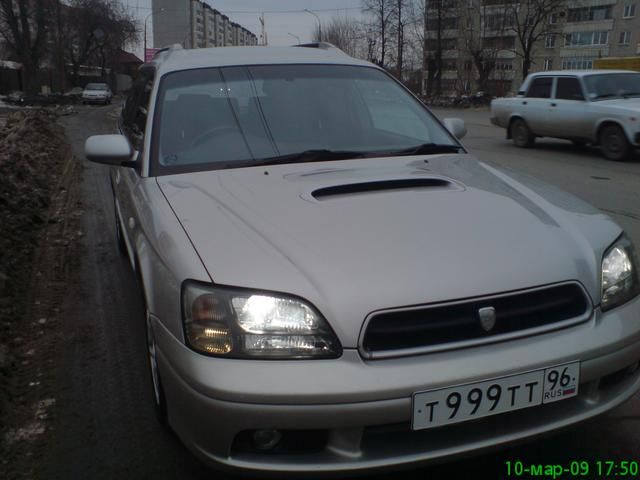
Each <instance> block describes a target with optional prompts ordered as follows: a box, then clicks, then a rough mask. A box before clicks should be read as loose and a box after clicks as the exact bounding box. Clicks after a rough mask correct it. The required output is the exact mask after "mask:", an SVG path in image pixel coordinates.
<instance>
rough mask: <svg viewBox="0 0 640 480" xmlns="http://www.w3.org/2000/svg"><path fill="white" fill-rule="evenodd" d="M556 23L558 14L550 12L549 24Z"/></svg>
mask: <svg viewBox="0 0 640 480" xmlns="http://www.w3.org/2000/svg"><path fill="white" fill-rule="evenodd" d="M556 23H558V14H557V13H552V14H551V15H549V25H555V24H556Z"/></svg>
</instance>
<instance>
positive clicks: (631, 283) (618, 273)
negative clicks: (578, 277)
mask: <svg viewBox="0 0 640 480" xmlns="http://www.w3.org/2000/svg"><path fill="white" fill-rule="evenodd" d="M638 294H640V282H639V281H638V257H637V255H636V252H635V249H634V248H633V245H632V244H631V242H630V241H629V239H628V238H627V237H626V235H624V234H623V235H622V236H621V237H620V238H619V239H618V240H616V242H615V243H614V244H613V245H612V246H611V247H609V249H608V250H607V251H606V252H605V254H604V257H603V259H602V300H601V306H602V310H603V311H604V310H610V309H612V308H614V307H617V306H618V305H622V304H623V303H625V302H627V301H629V300H631V299H632V298H633V297H635V296H636V295H638Z"/></svg>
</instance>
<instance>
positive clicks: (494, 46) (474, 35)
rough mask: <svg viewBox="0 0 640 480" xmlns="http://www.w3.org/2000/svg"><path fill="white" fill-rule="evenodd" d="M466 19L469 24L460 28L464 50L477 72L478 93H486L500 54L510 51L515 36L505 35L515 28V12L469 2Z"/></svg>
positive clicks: (480, 2) (477, 1)
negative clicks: (480, 91)
mask: <svg viewBox="0 0 640 480" xmlns="http://www.w3.org/2000/svg"><path fill="white" fill-rule="evenodd" d="M465 17H466V25H464V27H463V28H462V29H461V31H462V37H463V39H464V47H465V49H466V51H467V53H468V54H469V56H470V58H471V61H472V63H473V66H474V67H475V70H476V72H477V77H476V81H477V85H478V90H483V91H487V90H489V88H488V82H489V78H490V77H491V75H492V74H493V72H494V71H495V68H496V60H497V58H498V55H499V54H500V52H501V51H506V50H509V49H510V45H509V44H508V41H510V40H511V38H513V37H506V36H505V33H507V31H511V30H512V28H513V27H514V23H515V22H514V17H513V13H512V12H511V11H508V10H504V9H502V8H500V9H496V8H494V7H492V6H487V4H486V3H485V2H483V1H481V0H475V1H472V2H470V3H469V5H468V7H467V11H466V13H465Z"/></svg>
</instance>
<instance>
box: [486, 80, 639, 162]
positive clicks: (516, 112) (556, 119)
mask: <svg viewBox="0 0 640 480" xmlns="http://www.w3.org/2000/svg"><path fill="white" fill-rule="evenodd" d="M491 121H492V123H494V124H495V125H498V126H500V127H503V128H506V129H507V138H511V139H513V142H514V143H515V144H516V145H517V146H519V147H529V146H531V145H532V144H533V142H534V140H535V138H536V137H555V138H565V139H567V140H571V141H573V142H574V143H575V144H578V145H584V144H586V143H591V144H593V145H599V146H600V149H601V150H602V153H603V155H604V156H605V157H606V158H608V159H610V160H628V159H630V158H631V157H632V153H633V150H634V149H635V148H640V73H637V72H631V71H626V70H579V71H570V70H561V71H557V72H538V73H534V74H531V75H529V76H528V77H527V78H526V79H525V81H524V83H523V84H522V87H520V90H519V91H518V96H517V97H513V98H498V99H496V100H494V101H493V102H491Z"/></svg>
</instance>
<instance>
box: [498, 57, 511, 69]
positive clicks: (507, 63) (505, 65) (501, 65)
mask: <svg viewBox="0 0 640 480" xmlns="http://www.w3.org/2000/svg"><path fill="white" fill-rule="evenodd" d="M496 70H503V71H504V70H513V61H511V60H503V61H498V62H496Z"/></svg>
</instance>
